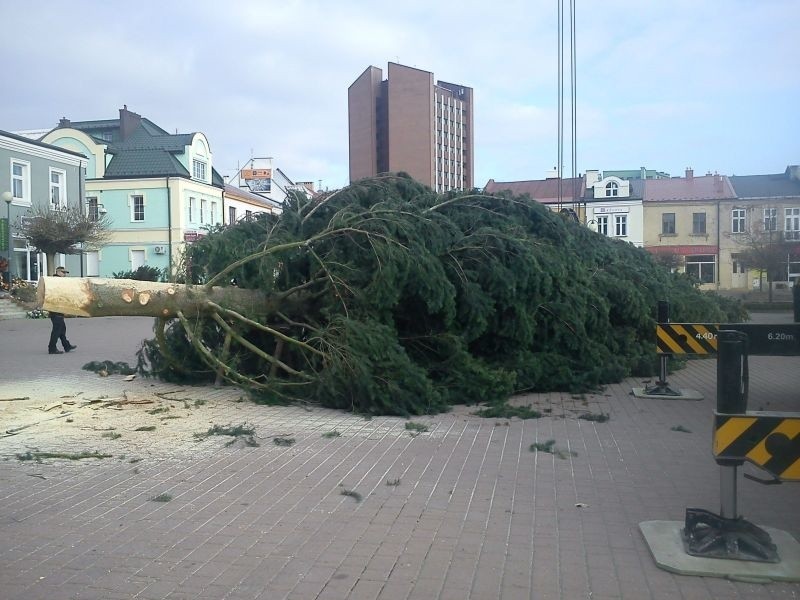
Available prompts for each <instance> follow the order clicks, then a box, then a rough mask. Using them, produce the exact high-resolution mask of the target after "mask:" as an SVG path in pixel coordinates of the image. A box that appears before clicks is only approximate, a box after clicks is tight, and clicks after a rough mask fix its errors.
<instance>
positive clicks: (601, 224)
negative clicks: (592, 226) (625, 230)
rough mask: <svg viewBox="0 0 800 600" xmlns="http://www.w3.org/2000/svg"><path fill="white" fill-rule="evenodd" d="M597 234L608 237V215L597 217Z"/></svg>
mask: <svg viewBox="0 0 800 600" xmlns="http://www.w3.org/2000/svg"><path fill="white" fill-rule="evenodd" d="M597 233H602V234H603V235H608V215H603V216H602V217H597Z"/></svg>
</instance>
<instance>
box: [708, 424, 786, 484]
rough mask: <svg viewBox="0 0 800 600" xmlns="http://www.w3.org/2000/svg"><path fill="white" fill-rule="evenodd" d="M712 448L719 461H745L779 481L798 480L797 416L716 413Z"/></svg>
mask: <svg viewBox="0 0 800 600" xmlns="http://www.w3.org/2000/svg"><path fill="white" fill-rule="evenodd" d="M713 451H714V457H715V458H716V459H717V460H718V461H720V460H721V461H725V460H746V461H748V462H751V463H753V464H754V465H756V466H758V467H761V468H762V469H764V470H766V471H768V472H769V473H771V474H772V475H774V476H775V477H777V478H778V479H780V480H782V481H800V415H798V414H797V413H777V412H748V413H745V414H738V415H728V414H720V413H715V415H714V442H713Z"/></svg>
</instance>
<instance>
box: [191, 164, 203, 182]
mask: <svg viewBox="0 0 800 600" xmlns="http://www.w3.org/2000/svg"><path fill="white" fill-rule="evenodd" d="M192 177H194V178H195V179H199V180H200V181H205V180H206V163H204V162H203V161H202V160H196V159H195V160H193V161H192Z"/></svg>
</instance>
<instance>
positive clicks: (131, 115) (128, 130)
mask: <svg viewBox="0 0 800 600" xmlns="http://www.w3.org/2000/svg"><path fill="white" fill-rule="evenodd" d="M141 124H142V116H141V115H137V114H136V113H135V112H132V111H129V110H128V105H127V104H123V105H122V108H120V109H119V135H120V137H121V138H122V139H123V140H126V139H128V137H130V135H131V134H132V133H133V132H134V131H136V130H137V129H139V125H141Z"/></svg>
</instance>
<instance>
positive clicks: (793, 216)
mask: <svg viewBox="0 0 800 600" xmlns="http://www.w3.org/2000/svg"><path fill="white" fill-rule="evenodd" d="M784 211H785V216H786V223H785V224H786V227H784V229H785V230H786V232H785V235H786V239H787V240H800V208H797V207H794V208H786V209H784Z"/></svg>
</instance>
